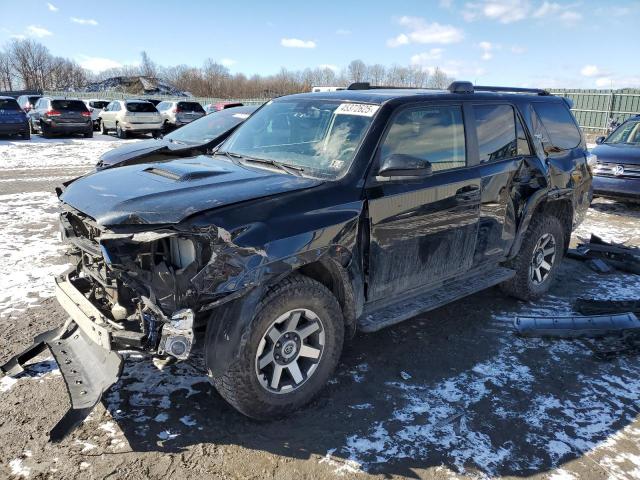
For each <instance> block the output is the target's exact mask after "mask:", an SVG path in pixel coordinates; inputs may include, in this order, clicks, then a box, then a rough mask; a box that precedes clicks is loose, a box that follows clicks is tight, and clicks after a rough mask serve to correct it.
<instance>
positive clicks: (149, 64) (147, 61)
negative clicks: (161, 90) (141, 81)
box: [140, 50, 158, 78]
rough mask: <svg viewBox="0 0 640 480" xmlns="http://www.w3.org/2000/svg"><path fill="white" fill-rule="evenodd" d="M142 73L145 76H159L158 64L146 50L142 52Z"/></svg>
mask: <svg viewBox="0 0 640 480" xmlns="http://www.w3.org/2000/svg"><path fill="white" fill-rule="evenodd" d="M140 74H141V75H143V76H145V77H153V78H155V77H157V76H158V74H157V68H156V64H155V63H153V61H152V60H151V58H149V55H148V54H147V52H146V51H144V50H143V51H142V52H140Z"/></svg>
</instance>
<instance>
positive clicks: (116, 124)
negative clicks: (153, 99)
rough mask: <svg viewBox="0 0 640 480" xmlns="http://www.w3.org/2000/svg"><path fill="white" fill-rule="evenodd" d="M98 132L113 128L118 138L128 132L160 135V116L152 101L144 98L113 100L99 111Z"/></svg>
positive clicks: (104, 133)
mask: <svg viewBox="0 0 640 480" xmlns="http://www.w3.org/2000/svg"><path fill="white" fill-rule="evenodd" d="M98 121H99V122H100V133H102V134H103V135H107V134H108V133H109V131H111V130H115V131H116V134H117V136H118V138H127V137H128V136H129V134H131V133H136V134H141V133H151V134H152V135H153V136H154V137H157V136H159V135H160V130H161V128H162V118H161V117H160V114H159V113H158V110H156V107H154V106H153V104H152V103H150V102H147V101H144V100H114V101H113V102H111V103H110V104H109V105H107V107H106V108H105V109H104V110H102V112H100V117H99V119H98Z"/></svg>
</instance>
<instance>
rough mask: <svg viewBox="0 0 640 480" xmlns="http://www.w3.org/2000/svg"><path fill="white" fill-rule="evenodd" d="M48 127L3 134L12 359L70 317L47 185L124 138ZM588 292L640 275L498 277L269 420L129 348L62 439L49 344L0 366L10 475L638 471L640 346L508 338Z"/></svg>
mask: <svg viewBox="0 0 640 480" xmlns="http://www.w3.org/2000/svg"><path fill="white" fill-rule="evenodd" d="M35 140H36V141H34V142H32V143H31V144H26V143H20V142H6V141H5V142H2V141H0V231H2V232H3V233H2V234H1V236H0V259H2V262H0V276H1V277H2V278H3V280H2V281H1V282H2V283H0V361H4V359H6V358H7V357H9V356H10V355H11V354H13V353H15V352H17V351H19V350H20V349H21V348H23V347H25V346H27V345H28V344H29V342H30V340H31V338H32V337H33V336H34V335H35V334H37V333H38V332H41V331H44V330H47V329H49V328H52V327H54V326H56V325H58V324H60V323H62V322H63V320H64V319H65V316H64V314H63V312H62V310H61V309H60V308H59V307H58V306H57V304H56V302H55V301H54V300H53V299H51V298H47V297H49V296H50V293H51V284H50V276H51V275H52V274H55V273H56V272H57V271H59V270H61V269H63V268H64V264H65V259H64V256H63V255H62V251H63V250H62V249H61V248H60V247H59V245H58V243H57V240H56V235H55V233H56V226H55V197H53V195H52V193H51V191H52V188H53V187H54V185H55V184H56V183H58V182H59V181H61V180H62V179H64V178H66V177H72V176H74V175H77V174H79V173H81V172H82V171H84V170H86V169H87V168H89V167H90V165H91V164H92V162H93V161H94V160H95V158H96V157H97V155H99V153H101V152H102V151H104V150H106V149H108V148H111V147H113V146H114V145H116V144H117V142H118V141H117V140H116V139H115V138H113V137H108V138H105V137H102V136H100V135H97V136H96V138H95V139H94V140H93V141H89V140H80V139H77V140H69V141H67V140H64V141H57V140H52V141H43V140H40V139H35ZM591 231H594V232H596V233H598V234H600V235H602V236H604V237H608V238H611V239H615V240H618V241H622V240H627V241H629V242H630V243H633V244H635V245H640V208H637V207H630V206H626V205H623V204H619V203H615V202H609V201H597V202H596V203H595V204H594V207H593V208H592V209H591V211H590V213H589V216H588V219H587V221H586V223H585V224H584V225H583V226H582V227H581V228H580V229H579V230H578V232H577V234H580V235H587V234H588V232H591ZM579 296H586V297H592V298H639V297H640V278H639V277H636V276H632V275H624V274H619V273H615V274H612V275H598V274H596V273H594V272H592V271H590V270H588V269H587V268H586V267H585V266H584V265H583V264H581V263H579V262H576V261H572V260H566V261H565V262H564V263H563V265H562V269H561V273H560V277H559V279H558V280H557V282H556V283H555V284H554V286H553V288H552V291H551V293H550V294H549V295H547V296H546V297H545V298H544V299H542V300H540V301H538V302H535V303H523V302H517V301H515V300H512V299H508V298H505V297H503V296H502V295H501V294H500V292H499V291H498V290H497V289H490V290H487V291H485V292H482V293H479V294H477V295H474V296H472V297H470V298H467V299H465V300H463V301H460V302H457V303H455V304H452V305H449V306H446V307H443V308H440V309H438V310H436V311H434V312H430V313H429V314H428V315H422V316H419V317H416V318H415V319H412V320H410V321H407V322H404V323H402V324H400V325H397V326H394V327H390V328H387V329H385V330H383V331H380V332H377V333H375V334H367V335H357V337H356V338H355V339H354V341H353V342H352V343H351V344H350V345H348V347H347V349H346V350H345V353H344V355H343V357H342V361H341V363H340V365H339V367H338V369H337V372H336V374H335V376H334V378H333V379H332V380H331V382H330V384H329V385H328V387H327V388H326V390H325V391H324V392H323V393H322V395H321V396H320V398H319V399H317V400H316V401H315V402H313V403H312V404H311V405H309V406H308V407H307V408H305V409H303V410H302V411H300V412H298V413H296V414H294V415H292V416H291V417H290V418H288V419H286V420H281V421H277V422H273V423H257V422H254V421H251V420H248V419H246V418H245V417H243V416H241V415H240V414H238V413H237V412H236V411H235V410H233V409H232V408H231V407H229V406H228V405H226V404H225V402H224V401H223V400H222V399H221V398H220V396H219V395H218V394H217V393H216V391H215V390H214V389H213V388H212V387H211V386H210V385H209V383H208V381H207V379H206V377H205V375H204V371H203V369H202V366H201V362H200V361H199V360H200V355H199V353H197V354H196V356H195V357H194V358H193V359H192V360H191V361H189V362H188V363H182V364H176V365H171V366H168V367H165V368H163V369H160V368H159V367H157V366H155V365H154V364H153V363H152V362H150V361H149V360H147V359H143V358H139V357H129V358H128V359H127V361H126V365H125V370H124V375H123V378H122V379H121V381H120V382H119V383H118V384H117V385H115V386H114V387H113V388H112V389H111V390H110V391H109V392H108V393H107V394H106V395H105V397H104V398H103V402H102V404H100V405H99V406H98V407H97V408H96V409H95V410H94V412H93V413H92V415H91V416H90V417H89V418H88V419H87V421H85V422H84V424H83V425H82V426H81V427H80V428H78V429H77V430H76V431H75V432H74V433H73V434H72V435H71V436H70V437H69V438H67V439H65V440H64V441H63V442H61V443H60V444H56V445H52V444H49V443H47V432H48V431H49V429H50V428H51V427H52V426H53V425H54V424H55V423H56V421H57V420H58V419H59V418H60V417H61V416H62V415H63V414H64V412H65V410H66V409H67V408H68V400H67V397H66V392H65V388H64V383H63V381H62V378H61V377H60V374H59V371H58V370H57V367H56V365H55V363H54V362H53V361H52V359H51V357H47V356H46V355H44V356H43V357H42V358H41V359H39V361H37V362H36V363H35V364H33V366H31V367H30V368H29V369H28V371H27V372H26V373H25V374H24V375H22V376H21V377H20V378H18V379H9V378H3V379H0V477H1V478H5V477H9V478H13V477H16V478H18V477H28V478H65V479H69V478H83V479H84V478H99V479H103V478H114V479H115V478H127V479H138V478H198V477H199V478H283V479H285V478H292V479H298V478H334V477H337V476H342V477H344V478H351V477H353V478H366V477H368V476H373V477H378V478H389V477H412V478H442V479H445V478H447V479H448V478H459V477H485V478H486V477H491V478H496V477H534V478H552V479H554V480H560V479H577V478H585V479H601V478H612V479H625V478H630V479H631V478H636V479H637V478H640V420H639V417H638V412H639V409H640V400H639V399H640V375H639V374H640V362H639V357H638V356H636V355H619V356H616V357H615V358H613V359H611V360H609V361H602V360H598V359H596V358H595V357H594V356H593V354H592V351H591V349H590V348H589V345H588V344H587V343H585V342H582V341H577V340H576V341H550V340H538V339H521V338H518V337H516V336H515V335H514V334H513V328H512V321H513V318H514V316H515V315H518V314H542V315H562V314H570V313H572V309H571V304H572V302H573V300H575V298H577V297H579Z"/></svg>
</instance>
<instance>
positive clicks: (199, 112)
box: [156, 100, 207, 131]
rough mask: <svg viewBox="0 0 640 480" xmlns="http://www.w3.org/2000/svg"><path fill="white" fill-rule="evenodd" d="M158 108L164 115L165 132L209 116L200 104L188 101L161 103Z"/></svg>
mask: <svg viewBox="0 0 640 480" xmlns="http://www.w3.org/2000/svg"><path fill="white" fill-rule="evenodd" d="M156 108H157V109H158V111H159V112H160V115H162V122H163V129H164V130H165V131H167V130H171V129H174V128H179V127H181V126H183V125H186V124H187V123H190V122H193V121H194V120H197V119H199V118H200V117H204V116H205V115H206V114H207V112H205V111H204V108H202V105H200V104H199V103H198V102H193V101H186V100H177V101H169V100H167V101H164V102H160V103H159V104H158V105H157V107H156Z"/></svg>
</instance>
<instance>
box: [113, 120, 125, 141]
mask: <svg viewBox="0 0 640 480" xmlns="http://www.w3.org/2000/svg"><path fill="white" fill-rule="evenodd" d="M116 136H117V137H118V138H123V139H124V138H127V132H125V131H124V130H123V129H122V127H121V126H120V124H119V123H116Z"/></svg>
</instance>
